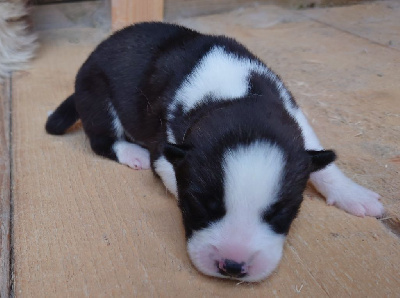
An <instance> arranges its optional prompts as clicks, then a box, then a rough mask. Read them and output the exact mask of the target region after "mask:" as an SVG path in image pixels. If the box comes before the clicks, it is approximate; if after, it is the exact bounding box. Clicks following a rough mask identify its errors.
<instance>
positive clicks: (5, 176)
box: [0, 79, 11, 297]
mask: <svg viewBox="0 0 400 298" xmlns="http://www.w3.org/2000/svg"><path fill="white" fill-rule="evenodd" d="M9 87H10V82H9V80H8V79H6V80H5V81H4V82H3V83H1V82H0V297H8V295H9V289H10V288H9V287H10V280H9V278H10V240H11V234H10V207H11V206H10V202H11V201H10V195H11V191H10V186H11V185H10V138H9V137H10V94H9V89H10V88H9Z"/></svg>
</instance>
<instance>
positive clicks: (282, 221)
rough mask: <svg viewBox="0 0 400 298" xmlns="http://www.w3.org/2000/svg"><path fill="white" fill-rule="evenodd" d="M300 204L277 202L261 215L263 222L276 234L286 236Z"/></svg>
mask: <svg viewBox="0 0 400 298" xmlns="http://www.w3.org/2000/svg"><path fill="white" fill-rule="evenodd" d="M299 209H300V204H297V203H294V202H290V201H289V202H288V201H279V202H277V203H275V204H274V205H272V206H271V207H269V208H268V209H267V210H266V211H265V212H264V214H263V216H262V218H263V221H264V222H266V223H268V224H269V225H270V226H271V227H272V229H273V230H274V231H275V232H276V233H278V234H287V233H288V232H289V228H290V225H291V223H292V221H293V220H294V219H295V218H296V216H297V213H298V211H299Z"/></svg>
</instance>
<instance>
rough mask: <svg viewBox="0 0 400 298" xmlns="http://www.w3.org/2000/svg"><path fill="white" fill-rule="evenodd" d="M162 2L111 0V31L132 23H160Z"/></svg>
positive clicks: (159, 0)
mask: <svg viewBox="0 0 400 298" xmlns="http://www.w3.org/2000/svg"><path fill="white" fill-rule="evenodd" d="M163 10H164V0H147V1H143V0H112V1H111V21H112V29H113V30H118V29H121V28H123V27H125V26H128V25H130V24H133V23H138V22H145V21H162V20H163V15H164V12H163Z"/></svg>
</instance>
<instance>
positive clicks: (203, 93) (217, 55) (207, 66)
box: [167, 46, 272, 143]
mask: <svg viewBox="0 0 400 298" xmlns="http://www.w3.org/2000/svg"><path fill="white" fill-rule="evenodd" d="M251 72H256V73H259V74H268V73H272V72H271V71H270V70H269V69H268V68H266V67H265V66H264V65H262V64H261V63H259V62H257V61H253V60H251V59H248V58H240V57H238V56H236V55H234V54H232V53H228V52H226V51H225V50H224V49H223V48H222V47H220V46H215V47H214V48H212V49H211V50H210V51H209V52H208V53H207V54H206V55H205V56H204V57H203V58H202V59H201V60H200V62H199V64H198V65H197V66H196V67H195V69H194V70H193V72H192V73H191V74H190V75H188V77H187V78H186V79H185V80H184V82H183V84H182V86H181V87H180V88H179V89H178V90H177V92H176V94H175V98H174V101H173V102H172V104H171V106H170V107H169V115H168V117H169V120H171V119H172V117H173V112H174V111H175V109H176V107H177V106H178V105H182V107H183V111H184V113H187V112H189V111H190V110H192V109H193V108H195V107H196V106H198V105H200V104H201V103H202V102H203V100H205V98H206V97H207V96H209V97H210V96H211V97H210V98H209V99H211V100H215V101H223V100H231V99H235V98H240V97H243V96H245V95H246V94H247V93H248V91H249V75H250V74H251ZM167 131H168V141H169V142H171V143H174V137H173V133H172V131H171V130H170V129H169V130H167Z"/></svg>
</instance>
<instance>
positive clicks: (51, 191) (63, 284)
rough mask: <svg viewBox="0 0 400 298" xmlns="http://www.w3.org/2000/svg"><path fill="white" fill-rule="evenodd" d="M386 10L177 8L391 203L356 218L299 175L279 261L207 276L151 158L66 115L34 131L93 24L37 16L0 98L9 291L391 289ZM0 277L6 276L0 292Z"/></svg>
mask: <svg viewBox="0 0 400 298" xmlns="http://www.w3.org/2000/svg"><path fill="white" fill-rule="evenodd" d="M399 19H400V5H398V2H397V1H394V0H393V1H380V2H376V3H374V2H373V3H367V4H363V5H359V6H350V7H344V8H330V9H315V10H301V11H289V10H283V9H280V8H276V7H271V6H257V7H250V8H246V9H241V10H236V11H234V12H231V13H225V14H220V15H212V16H203V17H197V18H190V19H182V20H179V22H180V23H182V24H185V25H187V26H191V27H193V28H196V29H198V30H201V31H203V32H211V33H218V34H226V35H229V36H233V37H236V38H237V39H239V40H240V41H242V42H243V43H244V44H246V45H247V46H248V47H249V48H250V49H251V50H252V51H254V52H255V53H256V54H257V55H258V56H259V57H260V58H262V59H263V60H264V61H266V63H267V64H268V65H269V66H270V67H271V68H272V69H274V70H275V71H276V72H278V73H279V74H280V75H281V77H282V78H283V80H284V81H285V82H286V83H287V85H288V86H289V88H290V89H291V90H292V92H293V94H294V96H295V97H296V99H297V100H298V102H299V103H300V105H301V106H302V107H303V108H304V110H305V112H306V114H307V116H308V117H309V119H310V121H311V123H312V124H313V126H314V127H315V130H316V131H317V133H318V134H319V136H320V138H321V140H322V142H323V143H324V145H325V146H326V147H327V148H328V147H329V148H334V149H336V150H337V152H338V154H339V157H340V159H339V161H338V165H339V166H340V167H341V168H342V169H343V170H344V171H345V172H346V173H347V174H348V175H349V176H350V177H351V178H353V179H354V180H356V181H357V182H359V183H361V184H363V185H365V186H367V187H369V188H371V189H373V190H375V191H377V192H379V193H380V194H381V195H382V202H383V203H384V205H385V206H386V208H387V210H388V215H387V217H386V218H384V219H381V220H378V219H375V218H357V217H354V216H351V215H348V214H346V213H345V212H342V211H340V210H338V209H336V208H335V207H331V206H327V205H326V204H325V202H324V200H323V199H322V198H321V197H320V196H319V195H318V194H317V193H316V192H315V191H314V190H313V189H312V188H311V187H309V188H308V189H307V191H306V194H305V199H304V203H303V205H302V208H301V212H300V214H299V216H298V218H297V219H296V220H295V222H294V224H293V227H292V230H291V231H290V234H289V237H288V240H287V243H286V245H285V251H284V257H283V260H282V263H281V265H280V266H279V268H278V270H277V271H276V272H275V273H274V274H273V275H272V276H271V277H270V278H269V279H267V280H266V281H264V282H261V283H259V284H247V283H242V284H236V283H235V282H232V281H223V280H218V279H214V278H209V277H205V276H203V275H202V274H200V273H199V272H198V271H197V270H195V269H194V267H193V266H192V265H191V263H190V261H189V258H188V256H187V253H186V248H185V239H184V231H183V226H182V223H181V216H180V212H179V209H178V207H177V204H176V201H175V199H174V198H173V197H172V196H171V195H169V194H168V193H167V192H166V190H165V188H164V187H163V185H162V184H161V183H160V181H158V180H157V179H156V178H154V177H153V175H152V173H151V172H150V171H133V170H131V169H129V168H127V167H125V166H122V165H119V164H117V163H115V162H112V161H109V160H106V159H103V158H100V157H98V156H96V155H94V154H93V153H92V152H91V150H90V148H89V143H88V140H87V138H86V137H85V135H84V133H83V132H82V130H81V129H79V126H78V127H76V129H74V130H72V131H71V132H70V133H69V134H67V135H65V136H62V137H55V136H50V135H47V134H46V133H45V131H44V123H45V120H46V117H47V112H48V111H50V110H53V109H54V108H55V107H56V106H57V105H58V104H59V103H60V102H61V101H62V100H63V99H65V98H66V96H68V95H69V94H70V93H71V92H72V91H73V82H74V76H75V74H76V71H77V69H78V68H79V66H80V65H81V64H82V62H83V61H84V60H85V58H86V57H87V55H88V54H89V53H90V51H91V50H93V48H94V47H95V46H96V44H97V43H98V42H99V40H100V39H101V38H102V37H103V36H104V33H103V32H102V31H99V29H95V28H83V27H79V28H68V29H62V28H59V29H54V30H52V29H46V30H43V31H42V32H41V38H42V46H41V49H40V51H39V53H38V55H37V57H36V59H35V60H34V61H33V62H32V64H31V68H30V70H29V71H25V72H20V73H18V74H13V76H12V79H11V80H10V81H9V84H10V86H9V87H10V88H9V87H8V86H4V87H3V91H4V92H3V93H2V96H1V99H2V106H0V117H2V118H1V121H0V150H1V160H0V161H1V163H0V170H1V175H0V182H1V184H0V186H1V205H0V207H1V208H2V210H1V214H2V217H1V220H2V226H1V227H2V231H1V233H2V237H1V241H2V242H1V255H0V256H1V262H2V264H1V265H2V266H3V267H2V268H3V269H4V268H5V267H4V266H6V265H7V264H9V263H10V262H9V259H8V253H9V249H10V247H9V242H8V240H7V239H11V245H12V250H11V255H12V262H11V264H12V268H11V270H12V274H11V276H12V280H11V284H12V289H11V291H12V293H14V294H15V295H16V296H17V297H84V296H90V297H109V296H115V297H133V296H136V297H212V296H218V297H229V296H232V297H325V296H329V297H348V296H353V297H398V295H399V290H400V269H399V268H400V241H399V237H398V236H396V235H395V232H396V229H397V232H398V231H399V220H398V219H399V217H400V192H399V188H400V175H399V171H400V163H399V160H400V151H399V150H400V101H399V100H400V89H399V82H400V72H399V66H400V37H399V34H398V33H399V32H400V23H399V21H398V20H399ZM8 103H11V107H10V106H9V105H8ZM9 111H11V113H12V119H11V120H12V127H11V128H10V127H9V121H8V120H7V115H8V113H9ZM10 129H12V130H11V133H12V134H11V140H10V142H9V143H8V142H7V141H8V137H9V132H10ZM9 145H10V146H9ZM9 148H11V159H9V158H8V157H9V154H8V152H9ZM10 164H11V170H12V175H11V181H10V172H9V171H8V166H9V165H10ZM10 185H11V192H10ZM10 193H11V195H10ZM10 199H11V204H12V213H11V215H12V222H11V225H12V229H11V234H9V233H8V218H9V208H10V203H9V201H10ZM8 237H9V238H8ZM4 270H5V269H4ZM8 278H9V276H8V275H7V276H5V275H4V274H3V276H2V279H1V280H2V281H3V284H2V291H3V292H2V293H6V290H5V289H6V288H7V286H6V285H5V282H4V281H6V280H7V279H8Z"/></svg>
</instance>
